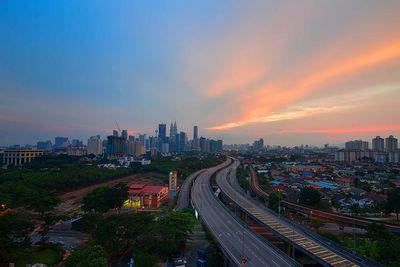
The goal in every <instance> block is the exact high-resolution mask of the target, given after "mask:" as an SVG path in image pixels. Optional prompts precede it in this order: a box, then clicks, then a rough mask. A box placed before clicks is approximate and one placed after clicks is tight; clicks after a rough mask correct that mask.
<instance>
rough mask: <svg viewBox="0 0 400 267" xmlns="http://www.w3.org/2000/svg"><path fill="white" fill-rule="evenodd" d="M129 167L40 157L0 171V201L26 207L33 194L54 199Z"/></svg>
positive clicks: (123, 172) (124, 172)
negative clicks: (24, 164) (100, 166)
mask: <svg viewBox="0 0 400 267" xmlns="http://www.w3.org/2000/svg"><path fill="white" fill-rule="evenodd" d="M134 172H135V170H134V169H133V168H119V169H115V170H109V169H103V168H98V167H97V166H92V165H87V164H85V163H82V162H80V161H79V160H78V159H77V158H74V157H68V156H44V157H41V158H38V159H37V160H35V161H33V162H32V163H31V164H27V165H26V166H24V167H23V168H17V167H11V168H8V169H5V170H4V169H2V170H1V171H0V202H1V204H6V206H7V207H12V208H14V207H20V206H26V205H27V204H29V202H32V201H33V199H34V198H35V197H36V196H37V197H39V198H44V197H49V198H50V199H53V198H55V193H56V192H63V191H70V190H74V189H77V188H80V187H84V186H87V185H91V184H95V183H101V182H105V181H108V180H112V179H115V178H118V177H122V176H126V175H129V174H131V173H134Z"/></svg>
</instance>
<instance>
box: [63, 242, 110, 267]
mask: <svg viewBox="0 0 400 267" xmlns="http://www.w3.org/2000/svg"><path fill="white" fill-rule="evenodd" d="M65 267H107V254H106V252H105V250H104V248H102V247H101V246H99V245H94V246H89V247H85V248H82V249H78V250H76V251H75V252H74V253H72V255H71V256H69V257H68V259H67V260H66V262H65Z"/></svg>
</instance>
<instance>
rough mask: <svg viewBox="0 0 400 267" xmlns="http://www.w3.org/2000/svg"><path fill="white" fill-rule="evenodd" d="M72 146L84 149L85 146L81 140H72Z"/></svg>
mask: <svg viewBox="0 0 400 267" xmlns="http://www.w3.org/2000/svg"><path fill="white" fill-rule="evenodd" d="M71 146H73V147H82V146H83V142H82V141H81V140H79V139H72V141H71Z"/></svg>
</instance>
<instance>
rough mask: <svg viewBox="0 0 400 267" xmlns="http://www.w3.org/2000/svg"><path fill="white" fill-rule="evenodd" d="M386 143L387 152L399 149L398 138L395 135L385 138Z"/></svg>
mask: <svg viewBox="0 0 400 267" xmlns="http://www.w3.org/2000/svg"><path fill="white" fill-rule="evenodd" d="M385 143H386V151H387V152H395V151H397V138H395V137H394V136H393V135H391V136H389V137H387V138H386V139H385Z"/></svg>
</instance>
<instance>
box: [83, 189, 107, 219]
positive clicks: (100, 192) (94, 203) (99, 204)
mask: <svg viewBox="0 0 400 267" xmlns="http://www.w3.org/2000/svg"><path fill="white" fill-rule="evenodd" d="M113 195H114V192H113V190H112V189H111V188H110V187H108V186H102V187H98V188H96V189H94V190H93V191H91V192H89V193H87V194H86V196H84V197H83V199H82V209H83V210H84V211H85V212H88V211H96V212H100V213H105V212H107V211H108V210H109V209H111V208H112V207H113V206H114V205H115V204H114V200H113Z"/></svg>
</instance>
